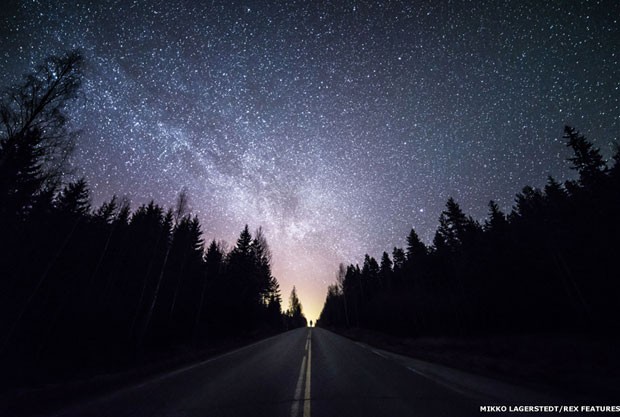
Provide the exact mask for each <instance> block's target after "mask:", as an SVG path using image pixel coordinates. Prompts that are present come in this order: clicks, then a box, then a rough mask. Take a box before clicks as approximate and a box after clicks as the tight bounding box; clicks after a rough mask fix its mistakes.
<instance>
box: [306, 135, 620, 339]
mask: <svg viewBox="0 0 620 417" xmlns="http://www.w3.org/2000/svg"><path fill="white" fill-rule="evenodd" d="M563 138H564V139H565V140H566V145H567V146H568V147H569V148H570V149H571V150H572V153H573V156H571V157H570V158H568V163H569V164H570V168H571V169H573V170H576V171H577V172H578V174H579V178H578V179H577V180H569V181H565V182H564V183H560V182H559V181H557V180H556V179H554V178H552V177H549V178H548V181H547V183H546V185H545V186H544V188H543V189H538V188H534V187H531V186H526V187H524V188H523V189H522V190H521V192H519V193H518V194H517V195H516V197H515V203H514V206H513V207H512V211H511V212H510V213H508V214H506V213H503V212H502V211H501V210H500V208H499V206H498V205H497V204H496V203H495V202H494V201H491V202H489V205H488V207H489V212H488V213H489V214H488V218H487V219H486V220H485V221H484V222H483V223H480V222H478V221H476V220H474V219H473V218H472V217H471V216H468V215H466V214H465V213H464V212H463V210H462V209H461V207H460V206H459V204H458V203H457V202H456V201H455V200H454V199H453V198H450V199H448V201H447V203H446V206H445V210H444V211H443V212H442V213H441V215H440V217H439V227H438V228H437V230H436V233H435V236H434V239H433V242H432V244H431V245H427V244H425V243H424V242H422V241H421V240H420V238H419V236H418V234H417V233H416V231H415V230H414V229H412V230H411V232H410V233H409V235H408V236H407V239H406V242H407V245H406V247H405V248H399V247H395V248H394V250H393V251H392V254H391V256H390V254H388V253H386V252H384V253H383V254H382V256H381V257H380V259H379V261H377V260H376V259H375V258H373V257H371V256H369V255H366V256H365V258H364V262H363V264H362V266H361V268H360V266H359V264H356V265H353V264H351V265H348V266H345V265H340V268H339V270H338V274H337V282H336V283H334V284H333V285H330V286H329V288H328V293H327V297H326V300H325V304H324V307H323V310H322V312H321V315H320V319H319V321H318V323H317V325H320V326H326V327H342V328H344V327H360V328H368V329H374V330H378V331H383V332H387V333H392V334H396V335H406V336H422V335H442V336H465V335H476V334H490V333H516V332H529V333H531V332H558V331H559V332H595V333H599V334H606V335H612V334H617V332H618V330H620V324H619V322H618V320H617V318H618V316H619V315H620V304H619V303H618V300H619V299H620V280H619V279H618V277H620V270H619V268H618V255H620V244H619V243H620V149H619V148H618V147H617V149H616V152H615V155H614V156H613V160H612V161H610V163H609V164H608V163H607V162H606V161H605V159H604V158H603V156H602V154H601V152H600V150H599V149H597V148H595V147H594V146H593V144H592V143H591V142H590V141H588V140H587V139H586V137H585V136H584V135H582V134H580V133H579V132H578V131H576V130H575V129H573V128H572V127H569V126H566V127H565V129H564V135H563Z"/></svg>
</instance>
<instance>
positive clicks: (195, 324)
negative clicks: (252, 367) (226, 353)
mask: <svg viewBox="0 0 620 417" xmlns="http://www.w3.org/2000/svg"><path fill="white" fill-rule="evenodd" d="M83 61H84V60H83V58H82V56H81V55H80V53H79V52H75V51H74V52H70V53H67V54H65V55H63V56H52V57H50V58H48V59H47V60H46V61H45V62H44V63H43V64H42V65H40V66H39V67H37V68H36V70H34V71H33V72H32V73H31V74H28V75H27V76H26V77H24V80H23V82H22V83H21V84H19V85H16V86H14V87H12V88H10V89H9V90H7V91H6V92H4V94H3V96H2V101H1V102H0V117H1V121H0V122H1V125H0V126H1V130H2V131H1V133H0V231H1V233H0V271H1V274H0V275H1V279H0V286H1V289H0V317H1V319H0V363H1V364H2V369H3V377H4V378H2V381H3V383H7V381H10V384H11V386H13V387H14V386H16V384H17V385H18V384H19V383H20V381H21V382H24V383H27V382H28V378H34V379H35V380H37V378H38V379H43V380H45V379H46V378H47V379H52V380H53V379H54V378H57V377H59V376H60V377H62V376H63V375H66V374H69V375H70V374H71V373H72V372H74V373H75V372H81V370H84V369H90V371H91V372H93V369H94V370H95V371H96V370H102V369H106V370H109V369H116V368H117V367H120V368H122V367H131V366H132V364H135V363H139V362H140V361H141V360H143V358H144V357H146V356H147V355H149V354H151V353H153V352H160V351H165V350H166V349H170V348H171V347H174V346H193V347H196V348H201V347H205V346H210V345H212V344H213V343H215V342H217V341H221V340H227V339H234V338H241V337H248V338H252V337H253V338H256V337H263V336H265V335H269V334H274V333H277V332H281V331H284V330H287V329H291V328H295V327H300V326H306V319H305V317H304V315H303V312H302V306H301V303H300V302H299V298H298V297H297V293H296V290H295V289H293V291H292V293H291V296H290V299H289V307H290V308H289V309H288V310H286V311H283V309H282V300H281V295H280V289H279V285H278V281H277V279H276V278H275V277H274V276H273V275H272V273H271V254H270V250H269V245H268V243H267V239H266V237H265V234H264V232H263V231H262V229H261V228H260V227H259V228H258V229H257V230H256V232H255V233H253V234H252V233H251V232H250V230H249V228H248V226H247V225H246V226H245V228H243V230H242V231H241V233H240V235H239V238H238V240H237V242H236V244H235V245H234V247H233V248H232V249H230V250H226V248H225V246H224V245H222V244H221V243H218V242H216V241H215V240H214V241H212V242H209V243H205V242H204V241H203V238H202V232H201V224H200V222H199V219H198V218H197V217H196V216H194V215H192V214H191V213H190V212H189V210H188V200H189V196H188V195H187V192H186V191H181V192H180V193H179V195H178V197H177V200H176V203H175V205H174V207H170V208H165V207H163V206H161V205H159V204H157V203H155V202H154V201H151V202H149V203H147V204H143V205H140V206H139V207H137V208H135V209H132V207H131V204H130V202H129V199H128V198H126V197H122V198H119V197H117V196H111V197H110V198H109V199H108V200H107V201H106V202H105V203H103V204H102V205H101V206H100V207H92V206H91V193H90V190H89V188H88V184H87V182H86V181H85V180H84V179H83V178H82V179H80V178H77V179H75V178H73V175H70V174H71V167H70V166H69V164H68V157H69V155H70V154H71V151H72V149H73V148H74V146H75V143H76V140H75V139H76V134H75V133H74V132H72V131H69V129H68V127H67V125H68V124H67V115H66V111H65V110H66V107H67V105H68V104H69V103H70V102H72V100H75V99H76V98H77V97H78V95H79V90H80V84H81V81H82V77H83V75H82V72H83V71H82V68H83V65H84V62H83Z"/></svg>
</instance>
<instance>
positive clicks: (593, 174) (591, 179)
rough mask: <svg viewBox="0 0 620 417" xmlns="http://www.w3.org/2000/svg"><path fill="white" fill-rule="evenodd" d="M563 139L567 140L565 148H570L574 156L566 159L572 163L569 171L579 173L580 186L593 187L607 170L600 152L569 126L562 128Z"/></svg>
mask: <svg viewBox="0 0 620 417" xmlns="http://www.w3.org/2000/svg"><path fill="white" fill-rule="evenodd" d="M563 138H564V139H566V140H567V143H566V146H568V147H570V148H571V149H572V150H573V153H574V156H572V157H570V158H568V160H569V161H570V162H571V163H572V166H571V169H574V170H576V171H577V172H579V176H580V181H581V183H582V185H584V186H591V185H593V183H595V182H597V181H598V180H599V179H600V178H601V175H602V174H603V173H604V172H606V170H607V165H606V164H605V161H604V160H603V156H602V155H601V152H600V150H599V149H598V148H595V147H594V146H593V145H592V143H590V142H589V141H588V140H587V139H586V138H585V136H583V135H581V134H580V133H579V131H577V130H575V129H573V128H572V127H570V126H564V136H563Z"/></svg>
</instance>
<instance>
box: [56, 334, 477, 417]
mask: <svg viewBox="0 0 620 417" xmlns="http://www.w3.org/2000/svg"><path fill="white" fill-rule="evenodd" d="M481 404H482V403H481V402H480V400H474V399H472V398H468V396H467V395H465V394H463V393H460V392H459V391H458V390H452V389H450V388H449V387H447V386H445V385H442V384H439V383H436V382H434V381H433V380H431V379H429V378H427V377H425V376H423V375H421V374H420V373H418V372H416V370H415V369H413V368H409V367H406V366H403V365H402V364H400V363H398V362H397V361H395V360H393V359H392V358H390V357H388V356H386V355H382V354H381V352H380V351H373V350H372V349H369V348H367V347H364V346H362V345H359V344H357V343H355V342H352V341H351V340H349V339H346V338H343V337H341V336H338V335H336V334H334V333H332V332H329V331H327V330H324V329H319V328H302V329H296V330H293V331H290V332H287V333H284V334H281V335H278V336H275V337H272V338H269V339H266V340H263V341H261V342H258V343H255V344H253V345H250V346H246V347H244V348H241V349H238V350H236V351H233V352H230V353H227V354H224V355H221V356H219V357H216V358H212V359H209V360H207V361H204V362H201V363H198V364H195V365H192V366H189V367H186V368H183V369H180V370H177V371H174V372H171V373H168V374H165V375H162V376H159V377H157V378H155V379H152V380H149V381H147V382H145V383H142V384H140V385H137V386H133V387H129V388H126V389H123V390H121V391H118V392H115V393H113V394H109V395H107V396H104V397H102V398H100V399H98V400H95V401H91V402H89V403H86V404H81V405H78V406H73V407H72V408H68V409H65V410H62V411H61V412H59V413H56V414H54V415H55V416H59V417H60V416H62V417H74V416H80V417H91V416H92V417H100V416H106V417H107V416H114V417H123V416H132V417H136V416H149V417H157V416H174V417H193V416H196V417H198V416H201V417H216V416H235V417H239V416H253V417H257V416H270V417H279V416H281V417H310V416H314V417H322V416H356V417H357V416H373V417H378V416H390V417H398V416H444V415H445V416H460V415H463V416H471V415H479V414H480V412H479V406H480V405H481Z"/></svg>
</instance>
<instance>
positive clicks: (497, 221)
mask: <svg viewBox="0 0 620 417" xmlns="http://www.w3.org/2000/svg"><path fill="white" fill-rule="evenodd" d="M507 226H508V220H507V219H506V215H505V214H504V213H503V212H502V210H501V209H500V208H499V206H498V205H497V203H496V202H495V201H493V200H491V201H489V220H487V221H486V223H485V229H486V230H487V231H490V230H491V231H493V232H497V233H502V232H504V231H505V230H506V227H507Z"/></svg>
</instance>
